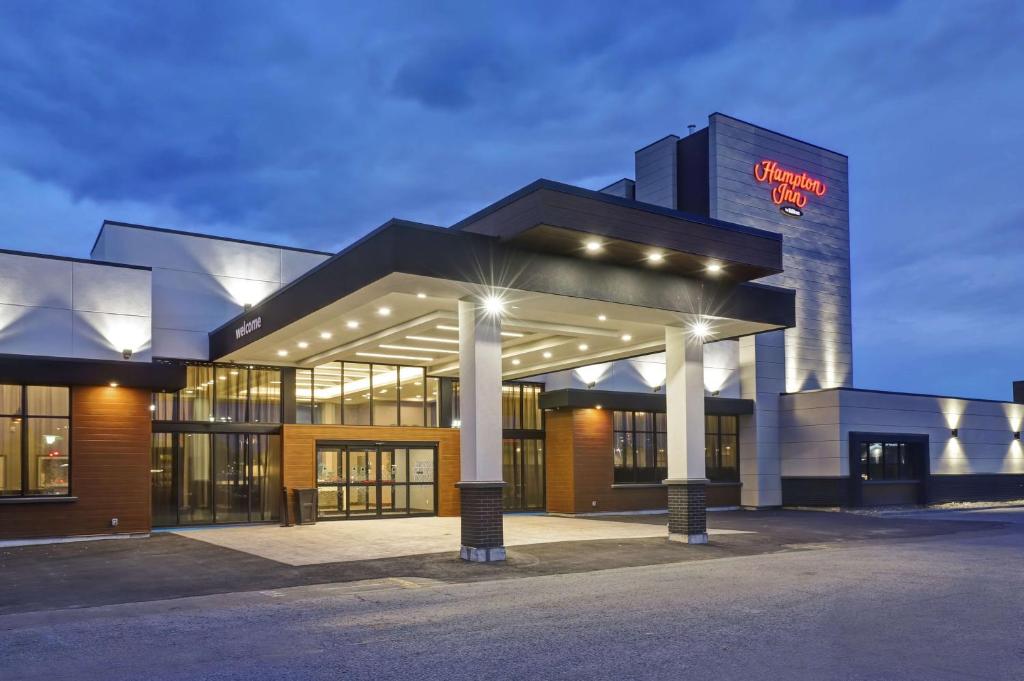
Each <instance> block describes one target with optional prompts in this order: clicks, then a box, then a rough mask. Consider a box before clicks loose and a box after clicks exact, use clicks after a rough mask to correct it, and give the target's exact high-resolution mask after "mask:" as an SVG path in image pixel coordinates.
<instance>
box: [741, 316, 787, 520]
mask: <svg viewBox="0 0 1024 681" xmlns="http://www.w3.org/2000/svg"><path fill="white" fill-rule="evenodd" d="M785 390H786V347H785V337H784V335H783V332H782V331H772V332H769V333H762V334H758V335H756V336H747V337H745V338H741V339H740V394H741V396H742V397H743V398H744V399H748V400H754V413H753V414H751V415H749V416H741V417H740V482H742V483H743V487H742V489H741V491H740V503H741V504H742V505H743V506H746V507H749V508H765V507H770V506H781V505H782V476H781V473H782V465H781V452H780V443H779V395H780V394H781V393H783V392H785Z"/></svg>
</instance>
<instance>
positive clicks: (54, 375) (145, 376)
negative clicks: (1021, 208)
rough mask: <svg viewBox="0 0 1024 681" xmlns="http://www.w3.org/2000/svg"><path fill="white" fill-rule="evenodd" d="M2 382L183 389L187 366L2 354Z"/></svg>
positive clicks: (0, 356) (0, 381)
mask: <svg viewBox="0 0 1024 681" xmlns="http://www.w3.org/2000/svg"><path fill="white" fill-rule="evenodd" d="M0 383H25V384H33V385H108V384H110V383H117V384H118V385H119V386H124V387H126V388H147V389H150V390H180V389H181V388H184V387H185V366H184V365H176V364H168V363H163V362H131V361H121V362H118V361H108V360H97V359H74V358H68V357H35V356H30V355H0Z"/></svg>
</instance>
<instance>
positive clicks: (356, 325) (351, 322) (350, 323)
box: [345, 319, 359, 329]
mask: <svg viewBox="0 0 1024 681" xmlns="http://www.w3.org/2000/svg"><path fill="white" fill-rule="evenodd" d="M345 326H347V327H348V328H350V329H358V328H359V322H357V321H356V320H354V319H350V320H348V321H347V322H345Z"/></svg>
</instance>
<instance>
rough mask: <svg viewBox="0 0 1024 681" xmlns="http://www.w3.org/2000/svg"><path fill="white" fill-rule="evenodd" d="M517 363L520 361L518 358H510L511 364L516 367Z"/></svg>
mask: <svg viewBox="0 0 1024 681" xmlns="http://www.w3.org/2000/svg"><path fill="white" fill-rule="evenodd" d="M519 363H520V362H519V360H518V359H513V360H512V366H516V367H517V366H519Z"/></svg>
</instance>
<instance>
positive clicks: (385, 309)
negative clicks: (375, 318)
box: [377, 307, 391, 317]
mask: <svg viewBox="0 0 1024 681" xmlns="http://www.w3.org/2000/svg"><path fill="white" fill-rule="evenodd" d="M377 314H379V315H380V316H381V317H387V316H388V315H389V314H391V308H390V307H378V308H377Z"/></svg>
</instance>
